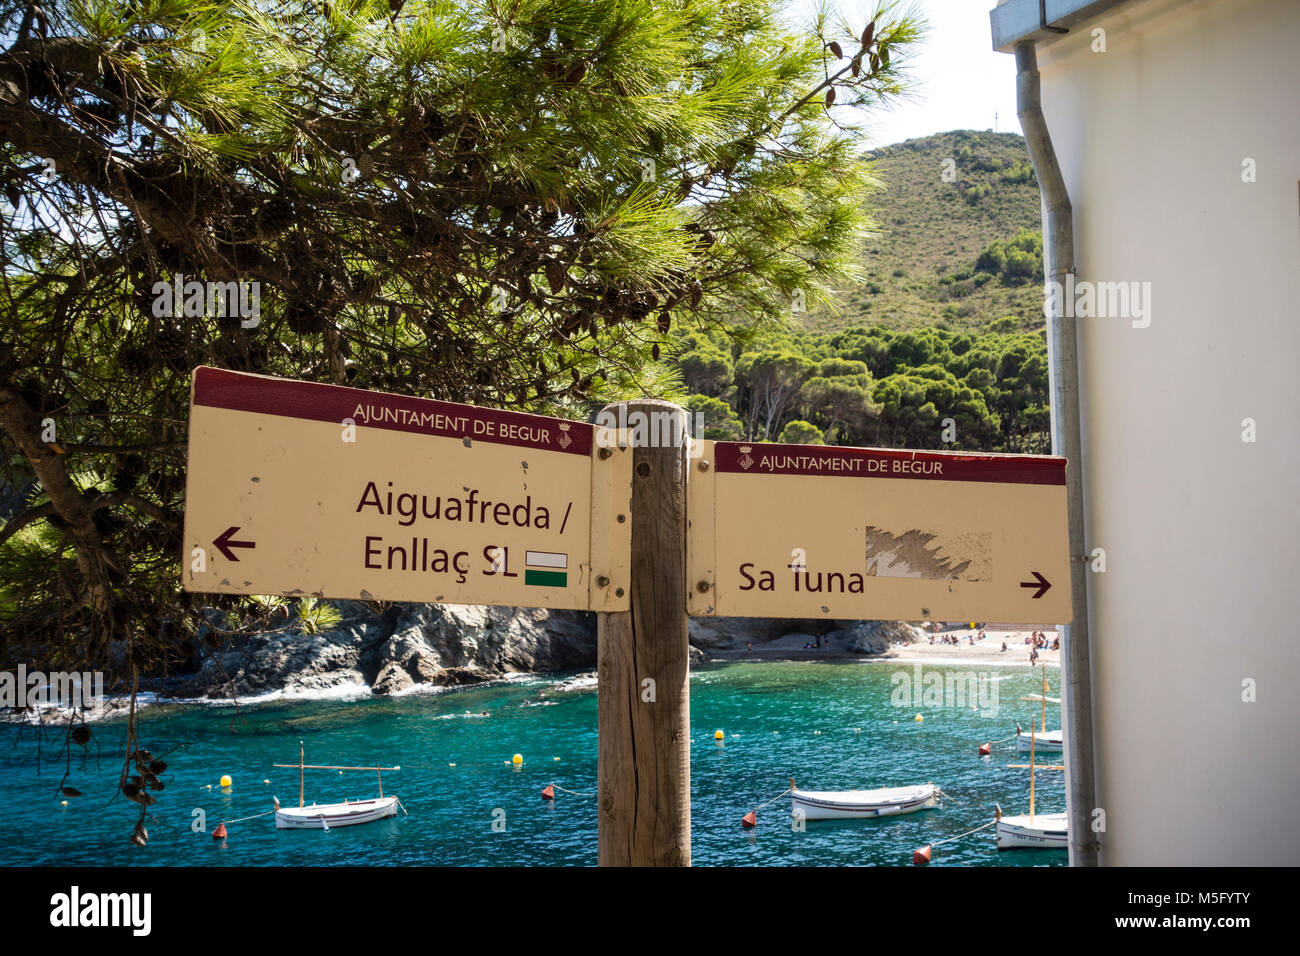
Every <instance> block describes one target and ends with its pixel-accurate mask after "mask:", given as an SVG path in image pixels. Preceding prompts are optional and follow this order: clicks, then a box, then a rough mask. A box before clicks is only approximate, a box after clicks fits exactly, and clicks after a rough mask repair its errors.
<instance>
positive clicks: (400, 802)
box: [393, 797, 410, 817]
mask: <svg viewBox="0 0 1300 956" xmlns="http://www.w3.org/2000/svg"><path fill="white" fill-rule="evenodd" d="M393 799H394V800H397V798H396V797H394V798H393ZM397 805H398V806H399V807H402V801H401V800H397ZM402 814H403V815H404V816H408V817H409V816H410V814H409V813H407V812H406V807H402Z"/></svg>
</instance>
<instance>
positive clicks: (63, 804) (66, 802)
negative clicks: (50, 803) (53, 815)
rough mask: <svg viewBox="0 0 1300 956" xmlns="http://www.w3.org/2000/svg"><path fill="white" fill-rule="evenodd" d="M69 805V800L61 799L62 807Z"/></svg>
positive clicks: (60, 804)
mask: <svg viewBox="0 0 1300 956" xmlns="http://www.w3.org/2000/svg"><path fill="white" fill-rule="evenodd" d="M67 805H68V801H67V800H60V801H59V806H61V807H66V806H67Z"/></svg>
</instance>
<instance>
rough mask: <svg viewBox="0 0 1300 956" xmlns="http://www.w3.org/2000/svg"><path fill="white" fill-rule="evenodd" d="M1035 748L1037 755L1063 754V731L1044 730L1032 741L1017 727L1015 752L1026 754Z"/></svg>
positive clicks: (1030, 736) (1031, 738) (1028, 735)
mask: <svg viewBox="0 0 1300 956" xmlns="http://www.w3.org/2000/svg"><path fill="white" fill-rule="evenodd" d="M1035 747H1037V749H1038V752H1039V753H1057V754H1059V753H1064V752H1065V731H1063V730H1044V731H1040V732H1039V733H1038V734H1037V738H1036V739H1034V738H1033V737H1032V735H1030V734H1027V733H1025V732H1024V731H1023V730H1021V729H1020V728H1019V727H1017V728H1016V751H1017V752H1018V753H1022V754H1027V753H1029V751H1030V750H1033V749H1034V748H1035Z"/></svg>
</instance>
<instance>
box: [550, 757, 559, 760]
mask: <svg viewBox="0 0 1300 956" xmlns="http://www.w3.org/2000/svg"><path fill="white" fill-rule="evenodd" d="M551 759H552V760H559V759H560V758H559V757H552V758H551Z"/></svg>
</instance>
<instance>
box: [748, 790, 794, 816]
mask: <svg viewBox="0 0 1300 956" xmlns="http://www.w3.org/2000/svg"><path fill="white" fill-rule="evenodd" d="M789 792H790V788H789V787H786V788H785V789H784V790H782V791H781V792H780V793H778V794H777V795H776V796H775V797H773V798H772V799H771V800H769V801H767V803H763V804H760V805H759V806H756V807H755V808H754V812H755V813H757V812H758V811H759V810H762V809H763V807H766V806H768V805H769V804H773V803H776V801H778V800H780V799H781V798H782V797H784V796H785V795H786V794H787V793H789Z"/></svg>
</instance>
